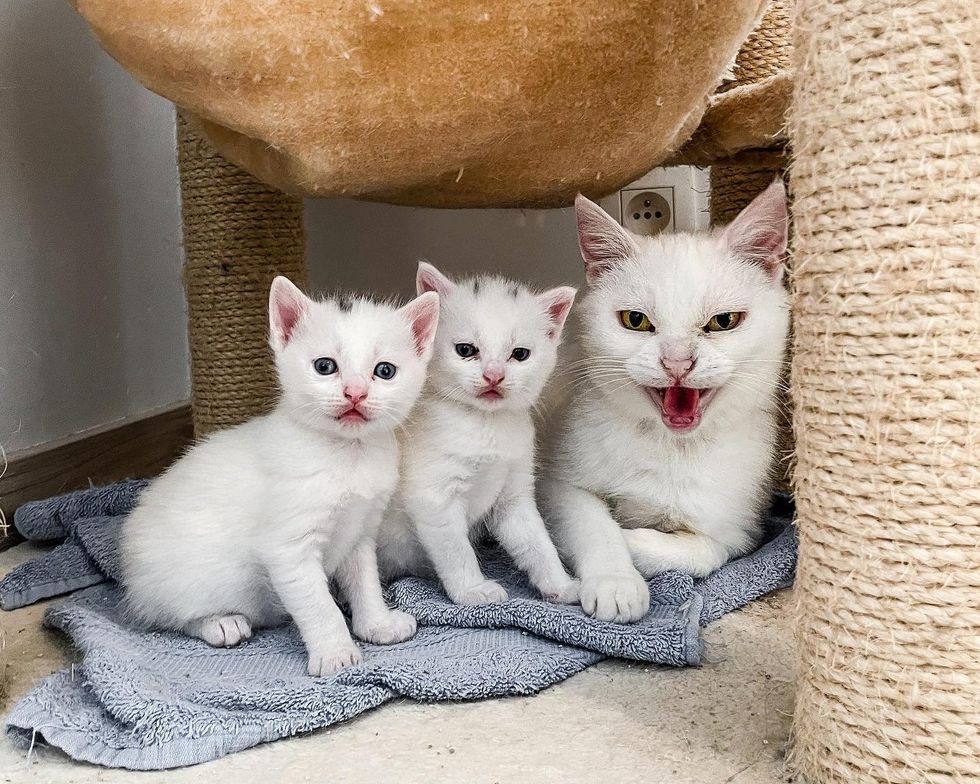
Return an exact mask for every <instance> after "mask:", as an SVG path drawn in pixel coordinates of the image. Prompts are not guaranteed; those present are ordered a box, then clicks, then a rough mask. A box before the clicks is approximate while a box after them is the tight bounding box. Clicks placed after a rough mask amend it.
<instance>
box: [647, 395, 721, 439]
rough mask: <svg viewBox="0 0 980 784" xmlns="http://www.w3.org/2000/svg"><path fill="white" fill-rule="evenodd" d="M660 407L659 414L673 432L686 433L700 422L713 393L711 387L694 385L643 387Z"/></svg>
mask: <svg viewBox="0 0 980 784" xmlns="http://www.w3.org/2000/svg"><path fill="white" fill-rule="evenodd" d="M644 388H645V389H646V391H647V394H648V395H649V396H650V399H651V400H653V402H654V403H656V404H657V406H658V407H659V408H660V416H661V417H662V418H663V420H664V424H665V425H667V427H669V428H670V429H671V430H673V431H674V432H675V433H688V432H690V431H691V430H694V428H696V427H697V426H698V425H699V424H701V416H702V415H703V414H704V409H705V407H706V406H707V405H708V402H709V401H710V400H711V398H712V396H713V395H714V392H715V390H713V389H695V388H694V387H682V386H676V385H675V386H671V387H660V388H657V387H644Z"/></svg>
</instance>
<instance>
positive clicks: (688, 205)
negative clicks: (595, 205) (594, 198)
mask: <svg viewBox="0 0 980 784" xmlns="http://www.w3.org/2000/svg"><path fill="white" fill-rule="evenodd" d="M709 189H710V181H709V178H708V170H707V169H701V168H698V167H697V166H670V167H664V168H660V169H653V170H652V171H650V172H648V173H647V174H644V175H643V176H642V177H640V178H639V179H638V180H636V181H635V182H631V183H630V184H629V185H627V186H626V187H625V188H623V189H621V190H620V191H618V192H617V193H613V194H611V195H609V196H607V197H606V198H604V199H600V200H599V204H600V205H601V206H602V208H603V209H604V210H605V211H606V212H608V213H609V214H610V215H612V217H613V218H615V219H616V220H617V221H619V222H620V223H621V224H622V225H623V226H624V227H625V228H626V229H628V230H629V231H631V232H633V233H634V234H641V235H653V234H659V233H660V232H663V231H700V230H702V229H706V228H708V227H709V226H710V225H711V216H710V214H709V212H708V191H709Z"/></svg>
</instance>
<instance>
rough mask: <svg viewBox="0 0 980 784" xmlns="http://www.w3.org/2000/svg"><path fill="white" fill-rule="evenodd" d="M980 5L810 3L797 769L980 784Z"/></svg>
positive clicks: (802, 171)
mask: <svg viewBox="0 0 980 784" xmlns="http://www.w3.org/2000/svg"><path fill="white" fill-rule="evenodd" d="M978 33H980V15H978V7H977V4H976V3H975V0H924V1H922V2H916V3H907V2H902V1H901V0H799V2H798V3H797V18H796V24H795V41H794V43H795V52H796V54H795V60H796V67H797V71H796V72H797V77H796V88H795V95H794V103H793V109H792V111H791V118H790V139H791V144H792V146H793V153H794V162H793V165H792V167H791V183H792V190H793V199H794V230H795V250H794V267H795V270H794V287H795V296H794V327H795V340H794V352H793V366H792V387H793V399H794V401H795V416H794V424H795V430H796V434H797V467H796V476H795V485H796V499H797V508H798V518H799V520H798V522H799V532H800V561H799V569H798V575H797V582H796V586H797V587H796V592H797V597H798V602H799V608H798V611H799V617H798V660H799V661H798V664H799V672H798V677H799V686H798V693H797V702H796V712H795V719H794V733H793V735H794V738H793V746H792V750H791V756H790V762H791V765H792V767H793V768H795V769H796V771H798V772H799V773H801V774H802V775H803V777H804V778H805V779H806V780H807V781H808V782H813V783H814V784H829V783H830V782H833V783H835V784H845V782H846V784H864V783H865V782H867V783H868V784H870V783H871V782H875V783H877V782H890V783H893V784H966V783H967V782H977V781H980V438H978V423H980V122H978V120H980V115H978V109H977V107H978V99H980V95H978V90H977V84H978V81H980V69H978V61H977V58H978V54H977V50H976V46H977V43H976V42H977V36H978Z"/></svg>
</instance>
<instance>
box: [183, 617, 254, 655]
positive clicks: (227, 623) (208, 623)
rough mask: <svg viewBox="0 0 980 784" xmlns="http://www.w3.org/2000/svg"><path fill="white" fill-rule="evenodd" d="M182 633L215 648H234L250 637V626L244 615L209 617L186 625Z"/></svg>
mask: <svg viewBox="0 0 980 784" xmlns="http://www.w3.org/2000/svg"><path fill="white" fill-rule="evenodd" d="M184 631H185V632H187V633H188V634H190V635H192V636H194V637H200V638H201V639H202V640H204V642H206V643H207V644H208V645H212V646H214V647H215V648H234V647H235V646H236V645H238V643H240V642H242V641H243V640H247V639H248V638H249V637H251V636H252V625H251V624H250V623H249V622H248V618H246V617H245V616H244V615H239V614H235V615H209V616H208V617H207V618H200V619H198V620H196V621H192V622H191V623H189V624H187V626H186V627H184Z"/></svg>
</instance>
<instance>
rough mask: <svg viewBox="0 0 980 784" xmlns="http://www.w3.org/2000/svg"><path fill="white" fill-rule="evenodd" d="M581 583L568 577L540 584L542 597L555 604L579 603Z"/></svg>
mask: <svg viewBox="0 0 980 784" xmlns="http://www.w3.org/2000/svg"><path fill="white" fill-rule="evenodd" d="M581 588H582V586H581V583H579V581H578V580H573V579H572V578H568V579H567V580H565V581H564V582H561V583H555V584H552V585H542V586H540V591H541V597H542V598H543V599H544V600H545V601H546V602H553V603H554V604H578V603H579V601H580V600H579V594H580V591H581Z"/></svg>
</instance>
